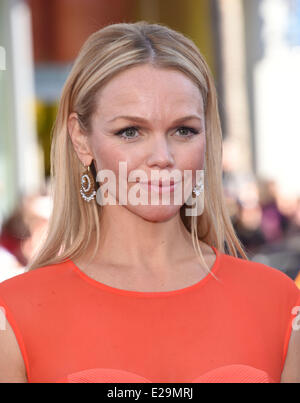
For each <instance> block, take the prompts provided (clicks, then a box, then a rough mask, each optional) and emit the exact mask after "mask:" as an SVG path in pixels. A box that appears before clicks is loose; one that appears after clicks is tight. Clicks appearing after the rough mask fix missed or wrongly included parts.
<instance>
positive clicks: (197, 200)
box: [185, 170, 204, 217]
mask: <svg viewBox="0 0 300 403" xmlns="http://www.w3.org/2000/svg"><path fill="white" fill-rule="evenodd" d="M189 206H191V207H189ZM203 211H204V170H202V171H201V176H200V179H199V180H198V182H197V183H196V185H195V186H194V187H193V190H192V194H191V196H190V197H189V199H188V206H187V208H186V209H185V215H186V216H189V217H191V216H200V215H201V214H203Z"/></svg>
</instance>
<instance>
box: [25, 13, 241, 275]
mask: <svg viewBox="0 0 300 403" xmlns="http://www.w3.org/2000/svg"><path fill="white" fill-rule="evenodd" d="M146 63H150V64H152V65H154V66H157V67H160V68H172V69H177V70H179V71H181V72H182V73H184V74H185V75H186V76H188V77H189V78H190V79H191V80H192V81H193V82H194V83H195V84H196V85H197V86H198V88H199V90H200V91H201V94H202V97H203V101H204V112H205V131H206V154H205V176H204V189H205V191H204V196H205V199H204V211H203V214H202V215H200V216H192V217H189V216H186V215H185V214H184V209H185V205H183V206H182V207H181V209H180V216H181V219H182V221H183V223H184V225H185V227H186V228H187V229H188V231H189V232H190V234H191V238H192V241H193V245H194V249H195V253H196V254H197V255H198V256H199V258H200V260H201V261H202V263H204V265H205V261H204V258H203V255H202V253H201V249H200V246H199V240H201V241H203V242H205V243H206V244H208V245H211V246H214V247H216V248H217V249H218V250H219V251H220V252H222V253H227V254H229V255H232V256H236V257H241V258H243V259H248V258H247V255H246V253H245V251H244V249H243V246H242V244H241V242H240V240H239V239H238V236H237V234H236V233H235V230H234V227H233V225H232V222H231V218H230V215H229V212H228V208H227V205H226V199H225V197H224V193H223V183H222V131H221V125H220V118H219V112H218V101H217V94H216V89H215V85H214V80H213V77H212V75H211V73H210V70H209V67H208V65H207V63H206V61H205V59H204V58H203V56H202V55H201V53H200V51H199V49H198V48H197V46H196V45H195V44H194V42H193V41H192V40H191V39H189V38H188V37H186V36H185V35H183V34H181V33H179V32H177V31H175V30H173V29H171V28H169V27H167V26H165V25H161V24H150V23H147V22H145V21H140V22H136V23H119V24H112V25H108V26H106V27H104V28H102V29H100V30H98V31H97V32H94V33H93V34H92V35H91V36H90V37H89V38H88V39H87V40H86V42H85V43H84V45H83V46H82V48H81V50H80V52H79V54H78V56H77V58H76V60H75V62H74V64H73V67H72V69H71V72H70V74H69V76H68V78H67V80H66V82H65V85H64V88H63V91H62V95H61V98H60V101H59V106H58V112H57V116H56V120H55V123H54V126H53V130H52V143H51V183H52V197H53V211H52V214H51V217H50V220H49V225H48V230H47V232H46V233H45V236H44V239H43V240H42V242H41V245H40V247H39V249H38V251H37V252H36V254H35V256H34V257H33V258H32V260H31V261H30V262H29V264H28V268H29V269H34V268H38V267H41V266H46V265H49V264H55V263H59V262H62V261H65V260H67V259H75V258H76V257H78V256H80V255H81V254H82V253H83V252H84V250H86V248H87V247H88V246H90V245H91V243H92V245H93V248H94V253H96V251H97V247H98V245H99V238H100V231H101V226H100V215H101V211H102V208H103V207H101V206H100V205H99V204H98V203H97V201H96V199H94V200H93V201H92V202H89V203H87V202H85V201H84V200H83V199H82V197H81V195H80V192H79V189H80V185H81V183H80V178H81V176H82V173H83V169H84V167H83V165H82V164H81V162H80V161H79V158H78V156H77V154H76V152H75V150H74V148H73V144H72V142H71V139H70V135H69V133H68V127H67V121H68V117H69V115H70V114H71V113H72V112H76V113H77V115H78V120H79V124H80V126H81V128H82V129H83V130H84V131H85V132H86V134H87V135H89V133H90V131H91V118H92V115H93V113H94V112H95V110H96V106H97V105H96V98H97V97H96V95H97V93H98V91H99V90H100V89H101V87H102V86H103V85H104V84H105V83H106V82H107V81H108V80H110V79H111V78H113V77H114V76H115V75H116V74H118V73H119V72H121V71H124V70H126V69H128V68H130V67H133V66H137V65H142V64H146ZM205 266H206V265H205ZM206 267H207V266H206Z"/></svg>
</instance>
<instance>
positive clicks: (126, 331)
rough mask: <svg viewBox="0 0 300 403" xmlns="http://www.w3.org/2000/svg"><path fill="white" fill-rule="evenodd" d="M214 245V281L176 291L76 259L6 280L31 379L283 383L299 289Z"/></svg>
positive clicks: (9, 313)
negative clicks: (113, 281)
mask: <svg viewBox="0 0 300 403" xmlns="http://www.w3.org/2000/svg"><path fill="white" fill-rule="evenodd" d="M213 250H214V252H215V253H216V255H217V258H216V261H215V263H214V265H213V267H212V272H213V273H214V274H215V276H216V277H217V279H215V278H214V277H213V276H212V275H210V274H208V275H207V276H206V277H205V278H204V279H202V280H201V281H199V282H197V283H196V284H193V285H191V286H189V287H185V288H182V289H179V290H174V291H160V292H139V291H128V290H121V289H118V288H114V287H111V286H108V285H106V284H103V283H100V282H98V281H96V280H93V279H91V278H90V277H88V276H87V275H86V274H84V273H83V272H82V271H81V270H80V269H79V268H78V267H76V266H75V264H74V263H73V262H72V261H71V260H67V261H65V262H64V263H59V264H54V265H49V266H44V267H41V268H38V269H35V270H32V271H29V272H27V273H24V274H21V275H18V276H16V277H13V278H11V279H9V280H6V281H4V282H3V283H1V284H0V307H2V310H3V308H4V310H5V313H6V318H7V320H8V322H9V323H10V325H11V326H12V329H13V330H14V333H15V335H16V338H17V341H18V344H19V346H20V350H21V352H22V355H23V359H24V362H25V366H26V371H27V377H28V381H29V382H59V381H62V382H93V381H97V382H127V381H129V382H158V383H161V382H167V383H169V382H174V383H177V382H199V383H200V382H205V381H208V382H218V381H220V382H222V381H224V380H225V381H229V382H230V381H236V382H238V381H240V382H251V381H252V382H280V377H281V372H282V369H283V366H284V362H285V357H286V353H287V348H288V342H289V338H290V334H291V330H292V324H293V321H294V320H295V307H296V306H299V308H300V290H299V289H298V288H297V287H296V285H295V283H294V282H293V281H292V280H291V279H290V278H289V277H288V276H286V275H285V274H283V273H282V272H280V271H279V270H277V269H273V268H271V267H268V266H266V265H264V264H262V263H255V262H251V261H246V260H243V259H239V258H235V257H232V256H229V255H226V254H223V253H220V252H219V251H218V250H217V249H215V248H213ZM293 308H294V310H293Z"/></svg>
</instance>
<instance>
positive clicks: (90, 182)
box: [80, 166, 96, 202]
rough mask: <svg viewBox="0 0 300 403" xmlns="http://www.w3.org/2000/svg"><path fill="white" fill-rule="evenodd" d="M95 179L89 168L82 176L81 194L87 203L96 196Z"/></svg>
mask: <svg viewBox="0 0 300 403" xmlns="http://www.w3.org/2000/svg"><path fill="white" fill-rule="evenodd" d="M95 188H96V186H95V179H94V177H93V174H92V172H91V170H90V167H89V166H88V167H87V169H86V171H85V172H84V173H83V174H82V176H81V187H80V194H81V196H82V198H83V199H84V200H85V201H86V202H90V201H91V200H93V199H94V198H95V196H96V190H95Z"/></svg>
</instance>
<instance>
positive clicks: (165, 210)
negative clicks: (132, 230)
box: [127, 205, 181, 222]
mask: <svg viewBox="0 0 300 403" xmlns="http://www.w3.org/2000/svg"><path fill="white" fill-rule="evenodd" d="M180 207H181V206H163V205H162V206H127V208H128V210H129V211H130V212H131V213H133V214H135V215H137V216H139V217H141V218H143V219H144V220H146V221H149V222H164V221H168V220H170V219H171V218H173V217H174V216H175V215H176V214H178V213H179V212H180Z"/></svg>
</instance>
